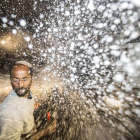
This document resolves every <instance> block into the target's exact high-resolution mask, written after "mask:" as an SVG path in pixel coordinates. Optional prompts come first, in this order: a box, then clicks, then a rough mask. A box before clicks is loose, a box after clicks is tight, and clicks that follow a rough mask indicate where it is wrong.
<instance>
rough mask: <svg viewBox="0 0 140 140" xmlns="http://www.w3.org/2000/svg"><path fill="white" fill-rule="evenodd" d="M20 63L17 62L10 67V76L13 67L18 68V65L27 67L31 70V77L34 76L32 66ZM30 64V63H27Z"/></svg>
mask: <svg viewBox="0 0 140 140" xmlns="http://www.w3.org/2000/svg"><path fill="white" fill-rule="evenodd" d="M18 62H20V61H18ZM18 62H15V63H14V64H11V65H10V69H9V74H10V76H11V71H12V69H13V67H14V66H18V65H23V66H26V67H28V68H29V70H30V75H31V77H32V76H33V68H32V67H31V66H30V65H31V64H30V63H29V64H30V65H26V64H23V63H18ZM27 63H28V62H27Z"/></svg>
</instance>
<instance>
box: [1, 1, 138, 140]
mask: <svg viewBox="0 0 140 140" xmlns="http://www.w3.org/2000/svg"><path fill="white" fill-rule="evenodd" d="M7 3H8V1H7ZM19 3H20V4H18V6H17V9H16V10H17V11H18V12H19V13H22V11H24V10H25V9H26V8H25V9H21V10H20V8H21V6H20V5H24V4H25V2H22V1H20V2H19ZM28 3H29V5H30V7H31V8H29V7H28V8H29V9H28V11H27V10H25V14H24V16H23V17H21V16H20V14H18V12H16V10H12V8H11V9H10V7H9V8H7V9H6V6H7V4H6V2H1V4H2V5H3V8H4V9H5V11H7V13H10V14H7V15H2V18H1V25H2V28H1V32H3V33H5V37H3V36H2V37H1V39H0V42H1V44H0V46H1V48H0V49H1V52H0V53H1V54H2V53H3V52H4V51H5V44H6V46H10V48H11V50H9V51H11V52H12V53H11V58H10V56H9V58H10V60H9V61H10V62H13V61H15V60H18V59H19V58H20V59H21V58H23V59H25V60H28V61H30V62H31V63H32V64H33V65H34V68H35V72H36V76H35V79H36V80H37V81H38V83H37V84H38V86H41V89H42V94H43V97H44V96H45V98H44V99H39V100H41V102H42V104H43V106H42V107H41V109H40V110H38V111H36V112H35V118H36V124H37V129H38V130H40V129H41V128H43V127H45V125H46V124H47V118H46V119H45V118H44V117H46V115H47V111H48V112H51V113H52V116H54V118H57V120H58V123H59V127H58V130H57V132H56V133H55V134H54V135H52V136H51V139H76V140H77V139H79V140H82V139H83V140H86V139H87V140H90V139H92V140H93V139H95V140H96V139H100V140H104V139H109V140H111V139H113V140H117V139H124V140H127V139H139V137H140V132H139V129H140V128H139V127H140V126H139V124H140V107H139V106H140V93H139V89H140V81H139V78H140V73H139V70H140V61H139V60H140V56H139V53H140V49H139V45H140V44H139V41H140V40H139V37H140V30H139V29H140V22H139V18H140V8H139V3H138V2H135V1H125V0H119V1H115V0H112V1H108V0H107V1H106V0H100V1H98V0H89V1H88V0H77V1H76V0H75V1H72V0H65V1H62V0H56V1H49V0H48V1H47V0H40V1H39V0H38V1H36V0H33V1H29V2H28ZM14 4H15V3H13V5H14ZM4 6H5V7H4ZM1 12H2V11H1ZM3 14H4V13H3ZM8 21H13V23H14V24H12V23H10V24H8ZM5 28H6V29H7V30H9V32H10V33H11V32H12V35H11V34H10V35H11V39H12V40H11V42H14V43H13V46H11V44H9V40H10V39H9V40H8V35H9V33H8V34H7V32H6V29H5ZM15 38H17V39H16V40H15ZM4 41H5V43H3V42H4ZM7 42H8V43H7ZM15 42H16V43H15ZM23 46H24V47H23ZM15 48H16V49H15ZM9 55H10V54H9ZM13 58H14V59H13ZM2 68H3V67H2ZM46 83H48V84H50V87H52V91H51V92H48V91H47V88H46V87H47V86H48V85H47V84H46ZM58 85H61V87H59V86H58ZM54 87H57V88H62V92H60V91H59V90H58V89H57V88H54ZM37 96H39V95H37ZM53 114H55V115H53Z"/></svg>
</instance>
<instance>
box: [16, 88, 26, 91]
mask: <svg viewBox="0 0 140 140" xmlns="http://www.w3.org/2000/svg"><path fill="white" fill-rule="evenodd" d="M27 89H28V88H17V89H15V91H19V90H27Z"/></svg>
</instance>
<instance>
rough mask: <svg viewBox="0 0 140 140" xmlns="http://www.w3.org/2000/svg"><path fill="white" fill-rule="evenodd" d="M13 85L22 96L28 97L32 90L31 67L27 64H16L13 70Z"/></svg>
mask: <svg viewBox="0 0 140 140" xmlns="http://www.w3.org/2000/svg"><path fill="white" fill-rule="evenodd" d="M10 80H11V85H12V87H13V90H14V91H15V92H16V93H17V95H18V96H20V97H24V96H25V97H26V95H27V93H29V91H30V87H31V83H32V77H31V75H30V69H29V68H28V67H27V66H25V65H15V66H14V67H13V68H12V70H11V76H10Z"/></svg>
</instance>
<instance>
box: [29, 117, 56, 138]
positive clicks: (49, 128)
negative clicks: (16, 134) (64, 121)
mask: <svg viewBox="0 0 140 140" xmlns="http://www.w3.org/2000/svg"><path fill="white" fill-rule="evenodd" d="M55 131H56V120H54V121H53V122H52V123H51V124H49V125H48V126H47V127H45V128H43V129H42V130H40V131H38V132H36V133H35V134H33V135H32V136H31V137H30V138H29V139H28V140H39V139H40V138H42V137H44V136H47V135H50V134H52V133H54V132H55Z"/></svg>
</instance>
